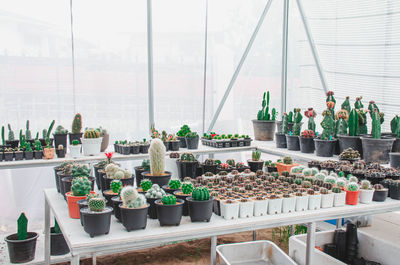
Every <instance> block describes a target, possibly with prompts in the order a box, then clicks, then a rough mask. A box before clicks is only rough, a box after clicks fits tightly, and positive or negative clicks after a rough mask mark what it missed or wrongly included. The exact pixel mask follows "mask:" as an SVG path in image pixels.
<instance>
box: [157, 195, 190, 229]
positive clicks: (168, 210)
mask: <svg viewBox="0 0 400 265" xmlns="http://www.w3.org/2000/svg"><path fill="white" fill-rule="evenodd" d="M155 204H156V206H157V218H158V221H159V222H160V226H164V225H175V226H178V225H179V224H180V223H181V219H182V208H183V200H181V199H176V204H174V205H165V204H163V203H162V202H161V199H158V200H156V201H155Z"/></svg>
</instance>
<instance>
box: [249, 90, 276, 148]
mask: <svg viewBox="0 0 400 265" xmlns="http://www.w3.org/2000/svg"><path fill="white" fill-rule="evenodd" d="M265 96H267V98H266V99H265ZM276 115H277V112H276V110H275V108H273V109H272V111H271V114H270V113H269V91H267V92H266V93H265V92H264V95H263V100H262V108H261V110H259V111H258V114H257V119H254V120H252V122H253V128H254V138H255V139H256V140H259V141H273V140H274V132H275V128H276Z"/></svg>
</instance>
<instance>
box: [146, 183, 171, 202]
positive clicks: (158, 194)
mask: <svg viewBox="0 0 400 265" xmlns="http://www.w3.org/2000/svg"><path fill="white" fill-rule="evenodd" d="M165 194H166V193H165V191H164V190H163V189H161V188H160V186H159V185H158V184H154V185H153V186H151V188H150V189H149V190H148V191H147V192H146V198H159V199H161V198H162V196H163V195H165Z"/></svg>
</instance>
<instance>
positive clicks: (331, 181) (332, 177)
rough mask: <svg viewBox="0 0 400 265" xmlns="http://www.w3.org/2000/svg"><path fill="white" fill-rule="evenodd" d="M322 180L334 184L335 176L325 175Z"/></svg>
mask: <svg viewBox="0 0 400 265" xmlns="http://www.w3.org/2000/svg"><path fill="white" fill-rule="evenodd" d="M324 182H328V183H331V184H332V185H335V184H336V178H335V177H334V176H327V177H326V178H325V179H324Z"/></svg>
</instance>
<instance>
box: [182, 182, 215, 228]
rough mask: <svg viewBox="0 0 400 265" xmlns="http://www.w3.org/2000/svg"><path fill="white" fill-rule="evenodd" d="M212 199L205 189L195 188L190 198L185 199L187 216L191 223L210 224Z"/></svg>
mask: <svg viewBox="0 0 400 265" xmlns="http://www.w3.org/2000/svg"><path fill="white" fill-rule="evenodd" d="M213 200H214V199H213V197H210V192H209V191H208V189H207V188H206V187H197V188H195V189H194V190H193V192H192V196H191V197H187V198H186V201H187V202H188V206H189V216H190V220H191V221H192V222H203V221H206V222H210V219H211V215H212V211H213Z"/></svg>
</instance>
